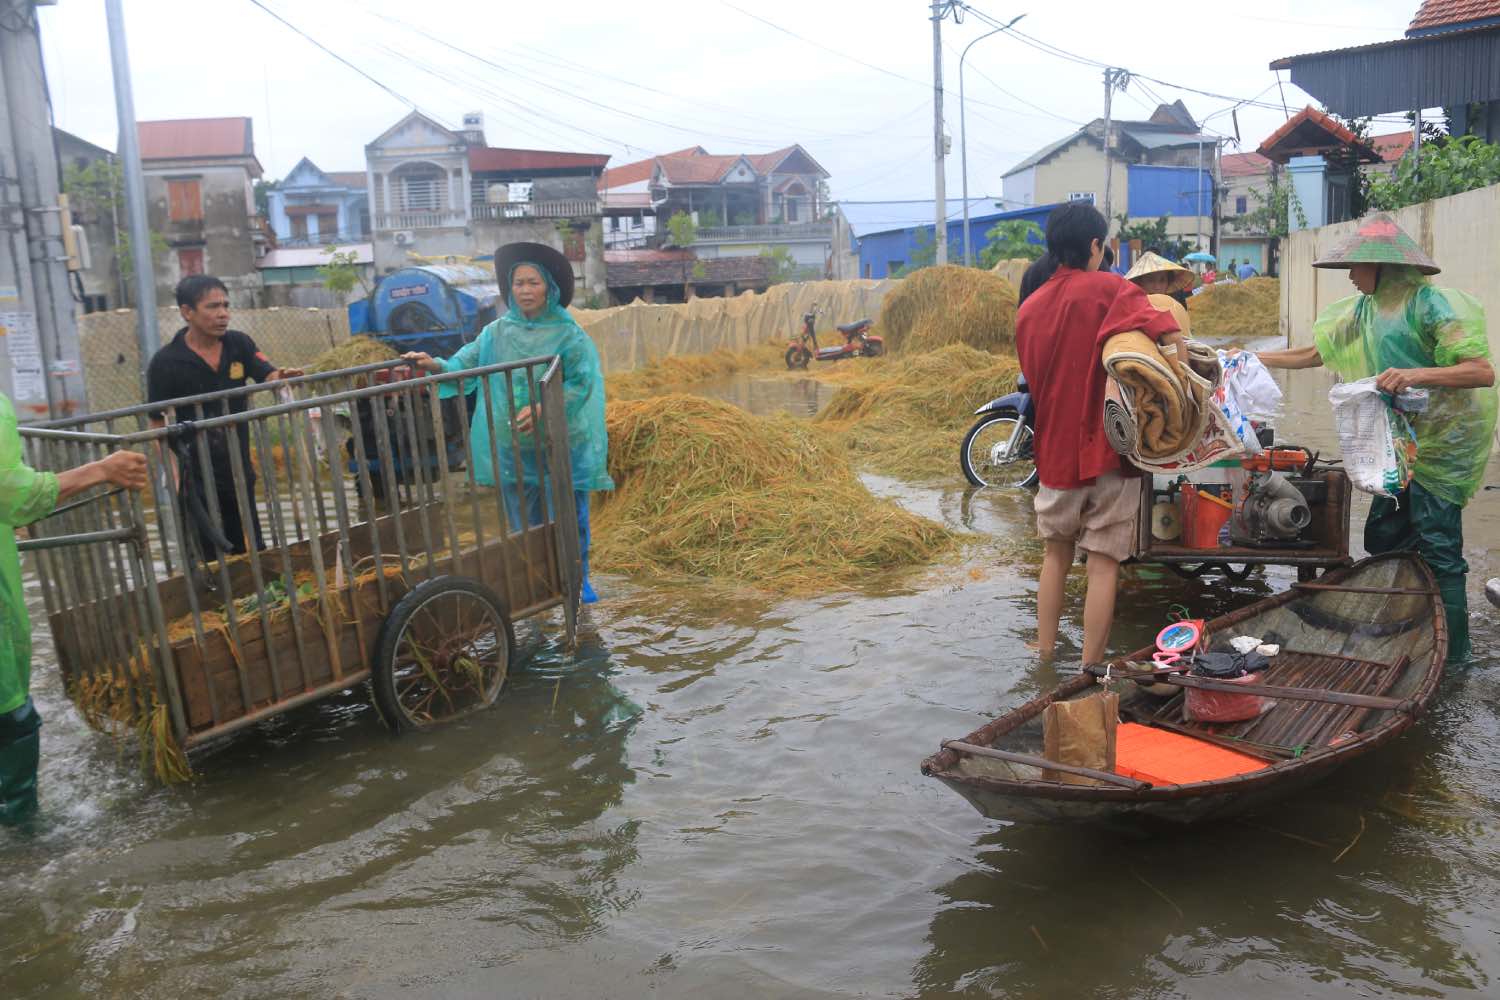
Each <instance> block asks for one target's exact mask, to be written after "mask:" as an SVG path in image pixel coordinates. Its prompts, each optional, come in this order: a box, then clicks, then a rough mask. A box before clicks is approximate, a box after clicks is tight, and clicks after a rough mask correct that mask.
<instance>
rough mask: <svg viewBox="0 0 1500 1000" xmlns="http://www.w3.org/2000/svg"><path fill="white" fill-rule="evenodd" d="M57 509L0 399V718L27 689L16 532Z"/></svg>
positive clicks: (53, 490)
mask: <svg viewBox="0 0 1500 1000" xmlns="http://www.w3.org/2000/svg"><path fill="white" fill-rule="evenodd" d="M56 506H57V476H55V475H53V474H52V473H50V472H38V471H37V470H35V469H33V468H31V467H30V466H28V465H27V464H26V463H25V462H24V461H23V460H22V458H21V435H20V434H19V433H18V432H17V430H16V411H15V409H14V408H13V407H12V406H11V405H10V400H9V399H7V398H5V396H3V395H0V526H3V527H0V630H3V634H0V715H5V714H6V713H7V712H13V711H15V710H16V709H18V708H20V707H21V706H22V705H24V704H25V703H26V692H27V691H28V690H29V689H30V686H31V618H30V616H29V615H28V614H27V612H26V598H25V596H24V595H23V593H22V591H21V556H20V554H19V553H17V552H16V533H15V529H16V528H17V527H18V526H20V525H23V524H30V523H31V522H32V521H36V520H40V519H41V518H44V517H46V516H47V515H48V514H50V513H52V510H53V508H55V507H56Z"/></svg>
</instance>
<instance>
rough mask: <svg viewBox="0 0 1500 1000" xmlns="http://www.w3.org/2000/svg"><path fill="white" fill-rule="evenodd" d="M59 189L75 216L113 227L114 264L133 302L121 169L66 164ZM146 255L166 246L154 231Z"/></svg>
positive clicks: (104, 163)
mask: <svg viewBox="0 0 1500 1000" xmlns="http://www.w3.org/2000/svg"><path fill="white" fill-rule="evenodd" d="M63 191H65V192H67V195H68V203H69V206H70V207H71V208H72V209H73V211H74V214H75V217H77V218H79V219H82V218H85V217H87V218H88V219H90V220H92V221H94V222H96V223H98V224H99V225H102V226H104V227H105V228H106V229H108V228H113V230H114V245H115V267H116V269H118V271H119V272H120V280H121V281H122V282H123V283H124V286H125V288H126V290H127V291H126V299H125V301H126V303H128V304H134V297H135V250H134V247H132V246H131V242H130V233H129V232H128V231H127V230H126V229H124V228H123V223H124V222H125V172H124V169H123V168H122V167H121V166H120V164H119V163H118V162H116V161H111V160H95V161H94V162H93V163H90V164H89V165H88V166H85V167H79V166H77V165H76V164H69V165H68V166H67V167H66V168H65V169H64V170H63ZM150 242H151V247H150V256H151V258H152V259H153V260H155V259H156V258H158V257H160V256H162V255H163V254H165V253H166V252H167V250H168V249H170V248H169V247H168V246H167V241H166V239H165V238H164V237H163V236H162V235H161V234H160V233H157V232H153V233H151V234H150Z"/></svg>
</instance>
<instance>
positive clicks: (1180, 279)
mask: <svg viewBox="0 0 1500 1000" xmlns="http://www.w3.org/2000/svg"><path fill="white" fill-rule="evenodd" d="M1163 271H1166V272H1168V273H1169V274H1171V275H1172V279H1173V283H1172V291H1174V292H1185V291H1187V290H1188V289H1190V288H1192V287H1193V286H1194V285H1196V284H1197V283H1198V276H1197V275H1196V274H1194V273H1193V272H1192V271H1189V270H1188V269H1187V268H1185V267H1183V266H1182V265H1181V264H1174V263H1172V262H1171V261H1170V260H1167V258H1165V257H1163V256H1161V255H1160V254H1154V253H1152V252H1151V251H1150V250H1147V251H1146V252H1145V253H1143V254H1141V255H1140V256H1139V257H1137V258H1136V260H1135V263H1134V264H1132V265H1131V266H1130V271H1129V273H1127V274H1126V275H1125V280H1126V281H1134V280H1135V279H1137V278H1140V277H1143V276H1145V275H1148V274H1160V273H1161V272H1163Z"/></svg>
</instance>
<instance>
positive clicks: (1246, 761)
mask: <svg viewBox="0 0 1500 1000" xmlns="http://www.w3.org/2000/svg"><path fill="white" fill-rule="evenodd" d="M1268 766H1269V765H1268V764H1267V763H1266V762H1265V761H1263V760H1260V759H1259V758H1256V757H1251V756H1249V755H1247V754H1242V753H1235V752H1234V751H1233V750H1226V749H1225V748H1223V747H1221V746H1216V745H1214V744H1212V743H1205V742H1204V741H1203V740H1195V739H1193V738H1192V737H1191V736H1184V735H1182V734H1181V733H1173V732H1169V731H1168V730H1165V729H1154V728H1152V727H1151V726H1142V725H1140V724H1138V723H1135V722H1122V723H1120V726H1119V728H1118V730H1117V731H1116V733H1115V773H1116V774H1123V775H1125V776H1126V777H1127V778H1135V779H1137V780H1139V781H1149V782H1151V784H1153V785H1188V784H1192V783H1193V782H1195V781H1213V780H1214V779H1216V778H1229V777H1233V776H1234V775H1236V774H1247V773H1249V772H1251V771H1259V770H1261V769H1263V768H1265V767H1268Z"/></svg>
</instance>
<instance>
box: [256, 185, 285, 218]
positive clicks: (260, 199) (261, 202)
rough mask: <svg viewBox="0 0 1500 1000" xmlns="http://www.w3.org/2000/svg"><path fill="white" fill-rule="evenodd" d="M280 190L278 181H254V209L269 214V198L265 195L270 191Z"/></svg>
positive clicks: (262, 213)
mask: <svg viewBox="0 0 1500 1000" xmlns="http://www.w3.org/2000/svg"><path fill="white" fill-rule="evenodd" d="M279 190H281V182H280V181H256V182H255V186H254V194H255V211H256V212H258V213H259V214H261V215H269V214H270V212H271V199H270V198H268V197H266V195H267V194H268V193H269V192H271V191H279Z"/></svg>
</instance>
